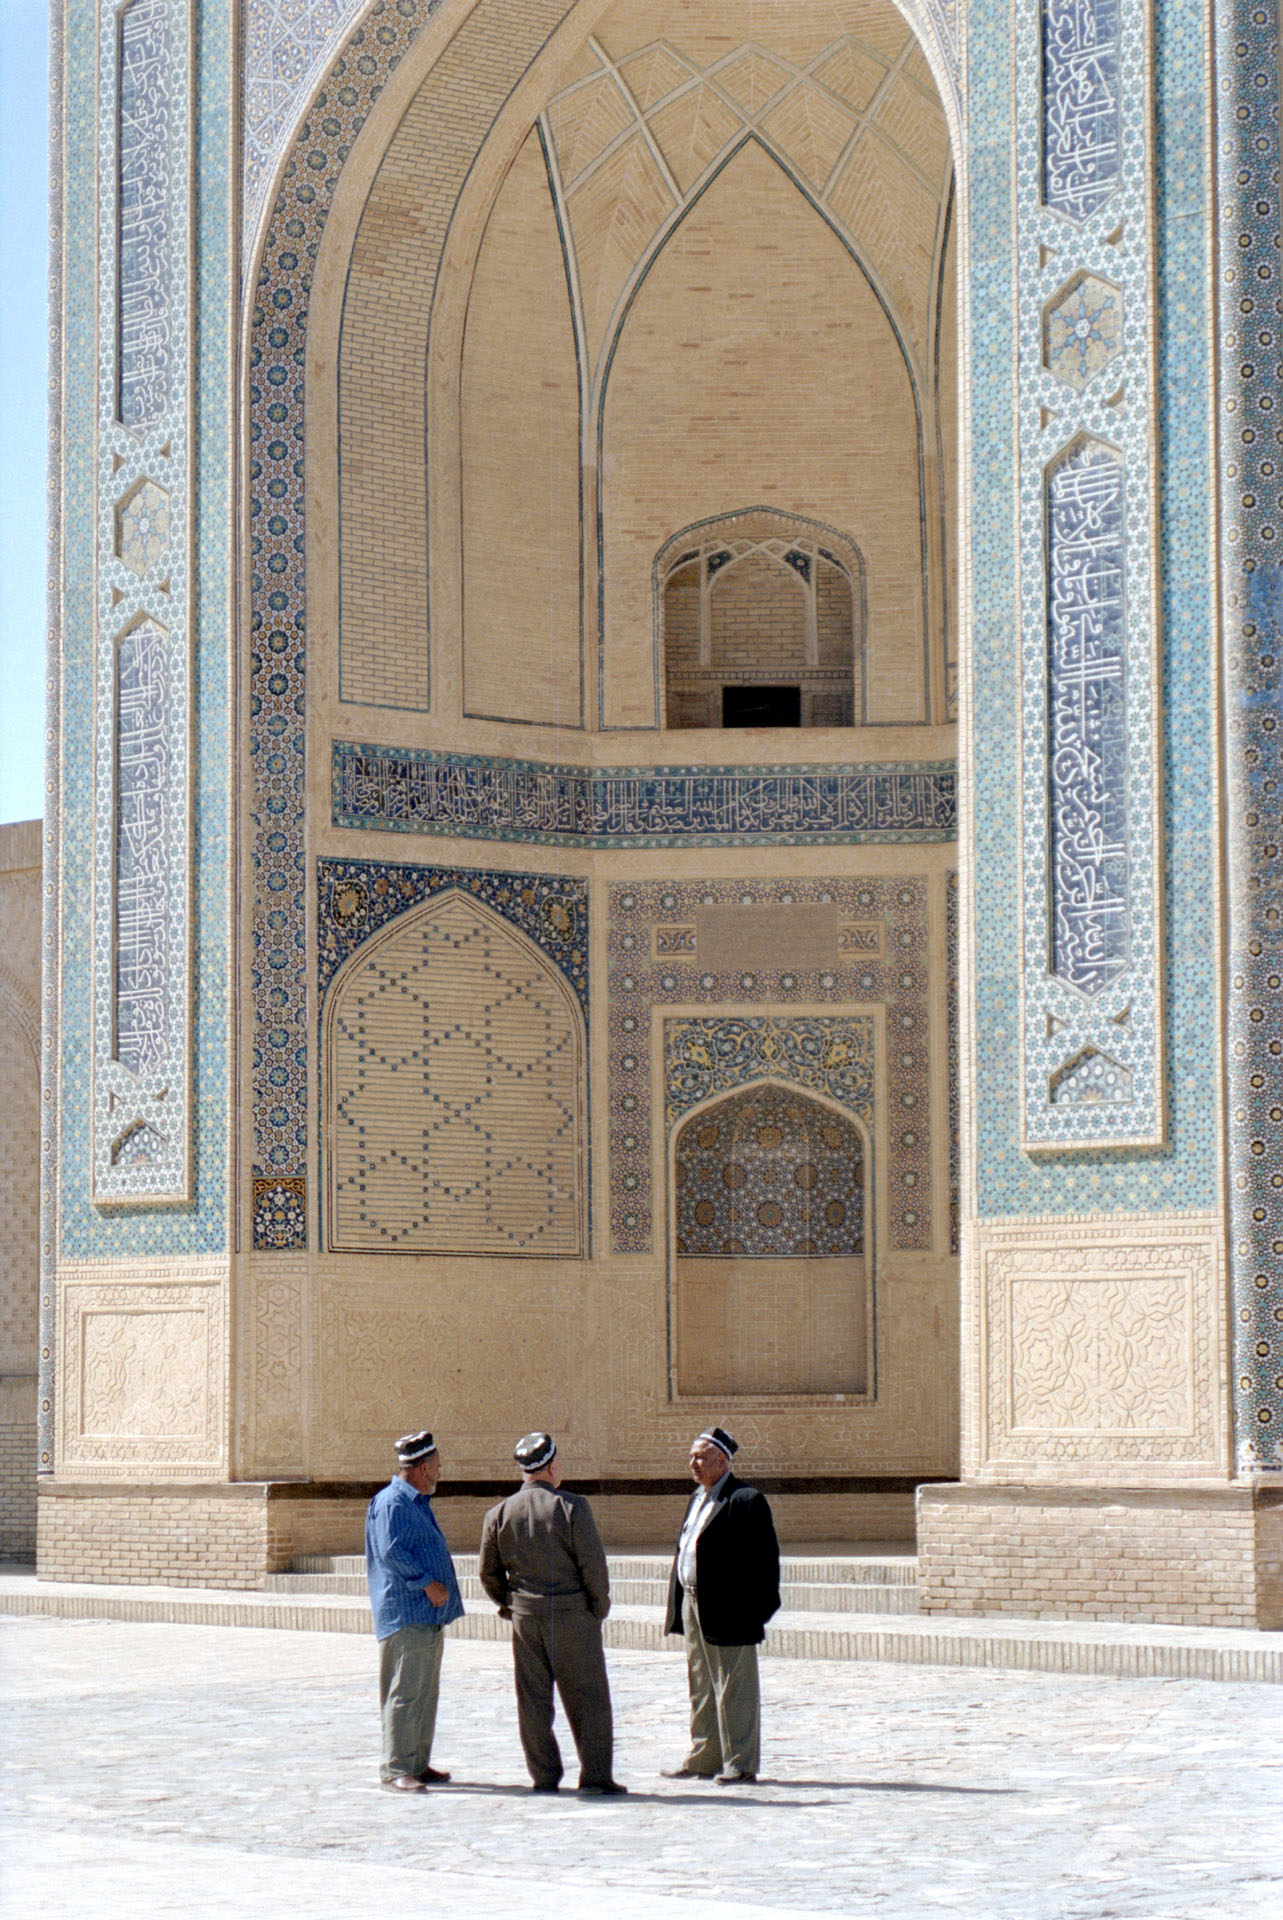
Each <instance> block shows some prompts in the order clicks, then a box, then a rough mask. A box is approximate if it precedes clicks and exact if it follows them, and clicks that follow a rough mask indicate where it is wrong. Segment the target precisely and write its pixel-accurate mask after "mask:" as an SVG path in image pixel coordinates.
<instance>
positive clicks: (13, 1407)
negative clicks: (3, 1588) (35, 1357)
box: [0, 1377, 37, 1560]
mask: <svg viewBox="0 0 1283 1920" xmlns="http://www.w3.org/2000/svg"><path fill="white" fill-rule="evenodd" d="M36 1401H37V1386H36V1381H35V1379H34V1377H32V1378H28V1379H21V1378H13V1377H10V1378H8V1379H4V1380H0V1560H30V1559H32V1558H33V1557H34V1555H35V1551H36Z"/></svg>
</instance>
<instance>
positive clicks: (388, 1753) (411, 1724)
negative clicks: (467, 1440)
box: [365, 1433, 463, 1793]
mask: <svg viewBox="0 0 1283 1920" xmlns="http://www.w3.org/2000/svg"><path fill="white" fill-rule="evenodd" d="M396 1457H397V1460H398V1461H399V1463H400V1465H399V1468H398V1471H397V1472H396V1474H395V1475H394V1476H393V1478H392V1480H391V1482H390V1483H389V1484H388V1485H387V1486H386V1487H384V1488H383V1489H382V1490H381V1491H380V1492H379V1493H376V1494H375V1496H374V1498H373V1500H371V1502H370V1507H369V1511H368V1513H367V1515H366V1520H365V1571H366V1578H367V1579H368V1581H369V1586H370V1611H371V1612H372V1613H373V1615H374V1631H375V1633H376V1635H377V1636H378V1641H379V1706H380V1709H381V1712H382V1719H383V1757H382V1764H381V1765H380V1768H379V1779H380V1782H381V1784H382V1785H383V1786H384V1787H386V1788H387V1789H388V1790H389V1792H392V1793H422V1792H423V1791H424V1790H425V1788H427V1787H429V1786H439V1785H441V1784H443V1783H444V1782H445V1781H447V1780H448V1779H449V1778H450V1776H449V1774H448V1773H442V1772H440V1771H439V1770H438V1769H437V1768H436V1767H434V1766H432V1764H431V1758H432V1735H433V1732H434V1730H435V1728H436V1720H437V1694H438V1690H439V1686H440V1679H441V1653H442V1647H443V1644H444V1639H445V1630H446V1628H447V1627H448V1626H449V1624H450V1622H451V1621H452V1620H457V1619H458V1618H459V1616H460V1614H461V1613H462V1612H463V1601H462V1600H461V1598H460V1597H459V1582H458V1580H457V1579H456V1578H455V1572H454V1562H453V1560H452V1559H451V1558H450V1551H449V1548H448V1547H447V1546H446V1543H445V1536H444V1535H443V1533H442V1532H441V1529H440V1527H439V1526H438V1525H437V1520H436V1515H435V1514H434V1513H433V1511H432V1495H433V1494H434V1493H435V1492H436V1487H437V1481H438V1480H439V1479H440V1477H441V1455H440V1453H439V1451H438V1450H437V1444H436V1442H435V1440H434V1439H433V1438H432V1435H431V1434H430V1433H407V1434H405V1435H404V1436H403V1437H402V1438H401V1439H400V1440H398V1441H397V1442H396Z"/></svg>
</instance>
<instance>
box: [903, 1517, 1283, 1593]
mask: <svg viewBox="0 0 1283 1920" xmlns="http://www.w3.org/2000/svg"><path fill="white" fill-rule="evenodd" d="M917 1512H918V1581H919V1605H920V1607H921V1609H922V1611H923V1612H925V1613H954V1614H998V1613H1007V1614H1018V1615H1021V1616H1023V1617H1024V1618H1026V1619H1029V1618H1039V1617H1042V1616H1047V1617H1051V1618H1068V1617H1079V1618H1083V1619H1088V1620H1145V1621H1153V1622H1159V1623H1166V1624H1168V1625H1172V1626H1193V1625H1201V1626H1217V1627H1283V1488H1263V1487H1253V1486H1225V1487H1185V1488H1163V1489H1128V1488H1113V1487H1111V1488H1109V1489H1108V1490H1103V1489H1098V1488H1087V1487H1083V1488H1078V1487H1004V1486H975V1485H965V1484H964V1485H959V1486H923V1487H920V1488H919V1489H918V1508H917Z"/></svg>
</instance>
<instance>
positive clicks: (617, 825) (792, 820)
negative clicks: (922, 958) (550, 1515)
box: [332, 740, 957, 847]
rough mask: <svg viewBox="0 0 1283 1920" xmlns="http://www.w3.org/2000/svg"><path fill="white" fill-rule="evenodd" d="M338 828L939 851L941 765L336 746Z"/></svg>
mask: <svg viewBox="0 0 1283 1920" xmlns="http://www.w3.org/2000/svg"><path fill="white" fill-rule="evenodd" d="M332 776H333V786H332V798H333V820H334V824H335V826H340V827H363V828H366V829H367V830H368V829H370V828H373V829H375V830H376V831H381V832H388V833H431V834H450V835H457V836H463V837H466V838H468V839H479V840H492V839H493V840H517V841H537V842H542V843H544V844H551V845H557V844H559V843H564V842H567V841H569V842H571V843H572V844H574V845H577V846H584V847H629V846H646V845H649V844H650V843H651V842H652V841H654V840H656V839H661V840H664V841H666V842H667V843H668V844H669V845H673V846H707V845H713V846H736V845H751V844H753V843H755V842H758V841H761V840H764V839H767V840H774V841H779V842H782V843H784V844H786V845H789V844H791V845H805V844H811V843H817V842H818V843H821V844H824V843H840V844H847V845H851V844H858V843H860V842H862V841H866V840H891V841H919V842H921V841H942V840H946V841H947V840H952V839H953V838H954V837H955V835H956V831H957V772H956V769H955V767H954V766H953V765H952V764H951V763H948V762H941V763H933V764H930V765H922V766H916V765H908V766H887V765H879V766H866V767H853V768H846V767H832V768H830V767H660V768H633V767H600V768H598V767H573V766H556V765H543V764H539V763H536V762H533V761H525V760H498V759H477V758H472V757H469V756H466V755H451V754H441V753H432V752H429V751H426V750H422V751H420V750H412V749H408V748H394V747H372V746H358V745H354V744H352V743H350V742H347V741H342V740H340V741H336V742H335V744H334V749H333V761H332Z"/></svg>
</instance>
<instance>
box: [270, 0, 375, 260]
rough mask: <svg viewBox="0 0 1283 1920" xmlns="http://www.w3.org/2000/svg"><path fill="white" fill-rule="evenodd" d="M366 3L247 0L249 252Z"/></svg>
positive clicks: (361, 0)
mask: <svg viewBox="0 0 1283 1920" xmlns="http://www.w3.org/2000/svg"><path fill="white" fill-rule="evenodd" d="M367 4H368V0H244V55H243V68H242V94H241V123H242V127H243V141H244V155H243V181H242V189H241V191H242V208H243V233H244V243H245V251H246V253H247V254H248V253H249V251H250V249H251V247H252V245H253V239H254V235H255V233H256V232H257V230H258V223H259V221H260V219H261V218H262V215H263V210H264V205H265V202H266V199H267V195H268V193H269V192H270V190H271V180H272V174H273V171H274V169H275V167H276V164H277V162H278V161H279V159H280V156H281V154H282V153H283V152H284V150H285V144H286V142H287V140H288V138H289V134H290V131H291V128H292V127H293V124H294V121H295V119H296V118H297V116H298V114H299V113H300V111H302V109H303V108H304V107H305V106H306V104H307V97H308V94H309V93H310V92H311V90H312V88H313V87H314V86H316V85H318V84H319V82H320V80H321V78H322V76H323V74H324V71H325V64H326V61H327V59H329V58H330V57H331V55H332V54H333V51H334V49H335V48H336V47H337V45H338V43H339V42H340V41H341V40H342V38H343V35H344V34H345V33H346V32H347V31H348V30H349V28H350V27H352V26H353V25H354V23H355V21H356V20H357V18H358V16H359V15H360V13H361V11H362V9H363V8H364V7H365V6H366V5H367Z"/></svg>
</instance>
